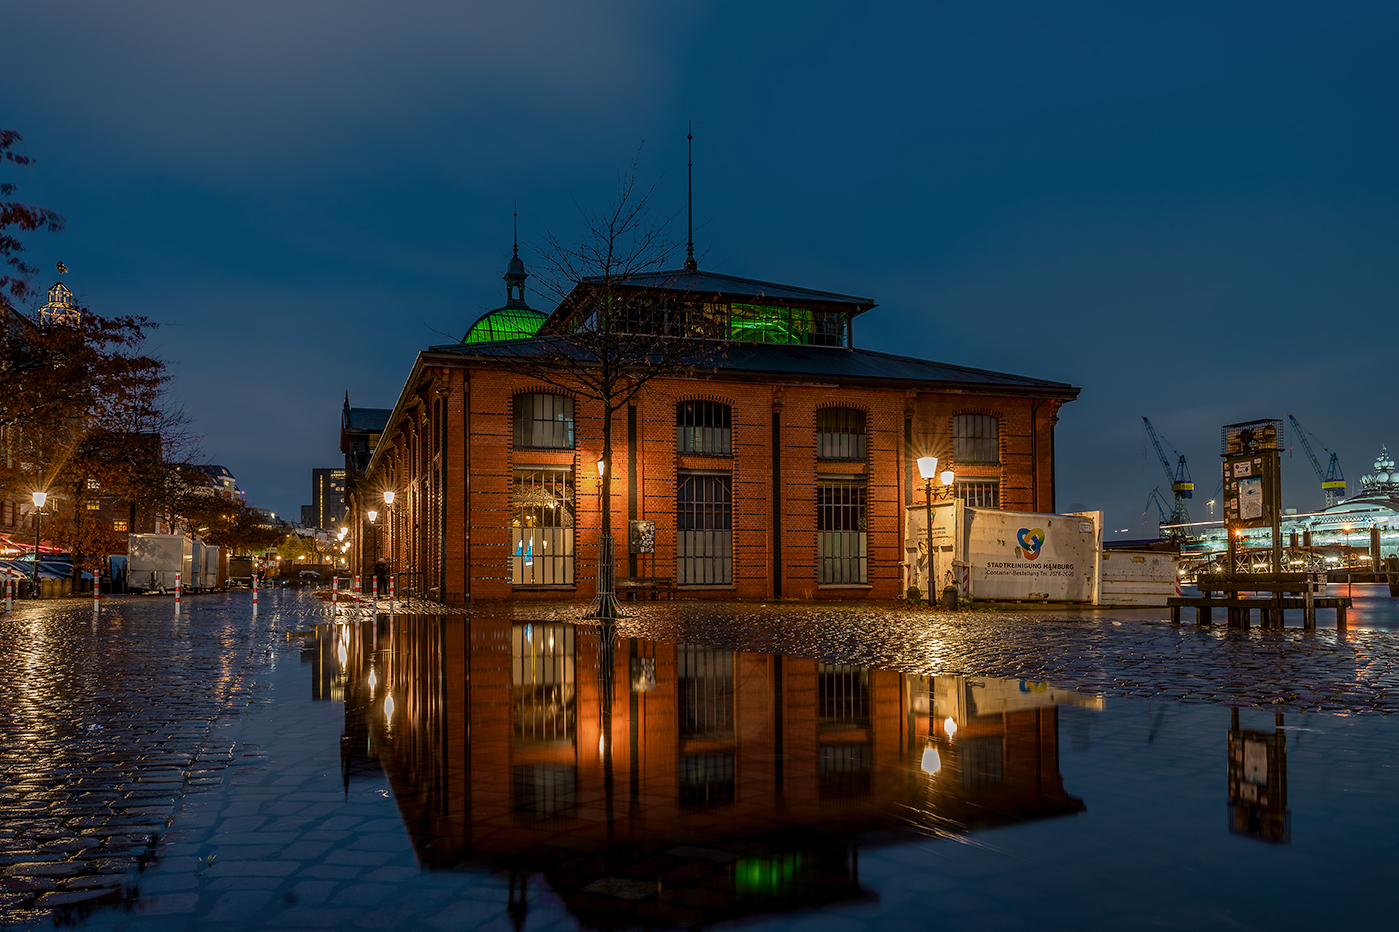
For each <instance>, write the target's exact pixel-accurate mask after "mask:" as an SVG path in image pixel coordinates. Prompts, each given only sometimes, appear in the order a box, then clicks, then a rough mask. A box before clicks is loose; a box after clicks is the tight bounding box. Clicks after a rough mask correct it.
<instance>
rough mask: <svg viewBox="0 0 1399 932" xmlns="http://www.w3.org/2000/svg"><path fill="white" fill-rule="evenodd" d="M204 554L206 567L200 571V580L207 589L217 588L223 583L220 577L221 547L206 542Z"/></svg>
mask: <svg viewBox="0 0 1399 932" xmlns="http://www.w3.org/2000/svg"><path fill="white" fill-rule="evenodd" d="M203 555H204V568H203V569H202V570H200V572H199V578H200V582H201V584H202V585H203V586H204V588H205V589H217V588H219V587H220V586H221V585H222V584H223V581H222V580H220V579H219V548H217V547H214V546H212V545H210V544H205V545H204V550H203Z"/></svg>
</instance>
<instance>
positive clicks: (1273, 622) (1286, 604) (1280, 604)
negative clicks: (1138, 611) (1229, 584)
mask: <svg viewBox="0 0 1399 932" xmlns="http://www.w3.org/2000/svg"><path fill="white" fill-rule="evenodd" d="M1246 591H1247V590H1246ZM1255 591H1256V590H1255ZM1166 604H1167V605H1168V606H1170V609H1171V621H1173V622H1175V623H1176V624H1180V610H1181V609H1182V608H1194V609H1195V622H1196V624H1201V625H1208V624H1211V623H1212V619H1211V618H1210V614H1211V612H1210V610H1211V609H1215V608H1223V609H1228V611H1229V627H1231V628H1234V627H1241V628H1247V627H1248V626H1249V615H1250V613H1251V612H1252V611H1253V610H1254V609H1257V610H1258V614H1259V625H1260V627H1263V628H1281V627H1283V612H1284V611H1285V610H1286V609H1300V610H1301V612H1302V627H1303V628H1304V629H1311V628H1315V627H1316V610H1317V609H1319V608H1329V609H1334V610H1335V612H1336V629H1337V630H1338V631H1344V630H1345V629H1346V609H1348V608H1350V606H1351V600H1350V597H1349V596H1324V595H1322V596H1312V597H1311V598H1306V597H1301V598H1299V597H1297V596H1286V597H1284V596H1282V595H1276V596H1274V597H1273V598H1271V599H1241V598H1239V597H1238V595H1237V594H1235V595H1234V596H1233V597H1228V596H1224V597H1211V596H1197V597H1192V596H1175V597H1172V598H1169V599H1167V600H1166Z"/></svg>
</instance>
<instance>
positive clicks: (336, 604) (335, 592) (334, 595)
mask: <svg viewBox="0 0 1399 932" xmlns="http://www.w3.org/2000/svg"><path fill="white" fill-rule="evenodd" d="M330 613H331V614H332V615H339V614H340V577H339V576H332V577H330Z"/></svg>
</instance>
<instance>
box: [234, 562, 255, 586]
mask: <svg viewBox="0 0 1399 932" xmlns="http://www.w3.org/2000/svg"><path fill="white" fill-rule="evenodd" d="M228 583H229V585H231V586H233V585H236V586H251V585H252V584H253V558H252V557H234V556H230V557H229V558H228Z"/></svg>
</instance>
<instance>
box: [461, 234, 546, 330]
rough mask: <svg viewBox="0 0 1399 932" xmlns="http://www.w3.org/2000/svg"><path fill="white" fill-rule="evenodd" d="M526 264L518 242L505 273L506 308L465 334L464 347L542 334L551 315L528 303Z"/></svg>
mask: <svg viewBox="0 0 1399 932" xmlns="http://www.w3.org/2000/svg"><path fill="white" fill-rule="evenodd" d="M527 278H529V273H528V272H526V271H525V263H524V262H523V260H521V259H520V243H519V240H518V239H516V241H515V245H514V255H512V256H511V257H510V265H509V266H507V267H506V269H505V305H504V306H503V307H498V308H496V309H495V310H493V311H487V312H486V313H484V314H482V315H481V316H480V317H478V318H476V322H475V323H473V324H472V325H471V327H470V328H469V329H468V330H467V331H466V335H465V336H464V337H462V338H461V341H462V342H463V343H494V342H496V341H497V340H523V339H525V338H527V337H532V336H534V335H535V334H536V333H538V332H539V328H540V327H542V326H543V325H544V321H545V320H546V319H547V317H548V315H546V314H543V313H541V312H539V311H536V310H535V309H534V308H532V307H530V306H529V305H528V304H527V303H526V302H525V279H527Z"/></svg>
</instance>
